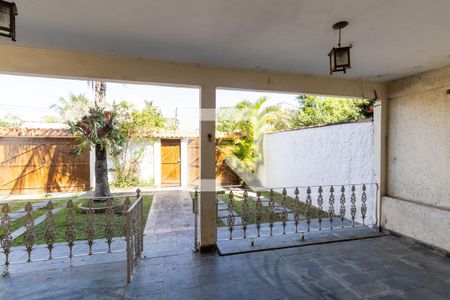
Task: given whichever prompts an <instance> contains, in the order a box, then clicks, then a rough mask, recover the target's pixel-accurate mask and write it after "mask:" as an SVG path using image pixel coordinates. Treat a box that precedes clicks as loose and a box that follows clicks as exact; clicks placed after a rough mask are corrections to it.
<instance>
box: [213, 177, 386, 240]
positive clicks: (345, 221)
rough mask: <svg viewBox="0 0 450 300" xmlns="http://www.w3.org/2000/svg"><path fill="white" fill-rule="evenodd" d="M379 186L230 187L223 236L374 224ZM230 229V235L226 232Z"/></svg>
mask: <svg viewBox="0 0 450 300" xmlns="http://www.w3.org/2000/svg"><path fill="white" fill-rule="evenodd" d="M377 198H378V185H377V184H372V183H370V184H351V185H339V186H333V185H324V186H315V187H313V186H303V187H286V188H272V189H259V190H256V191H253V190H248V189H239V188H229V191H227V193H226V196H225V197H220V196H218V198H217V218H218V223H219V224H218V227H219V229H221V231H219V232H218V239H219V240H226V239H228V240H232V239H247V238H252V241H253V240H254V238H256V237H261V236H274V235H286V234H299V233H301V234H302V236H304V233H305V232H310V231H322V230H334V229H342V228H356V227H362V226H373V225H375V224H376V223H377V221H376V220H377V206H376V202H377V200H376V199H377ZM225 229H226V231H227V236H225V234H224V230H225Z"/></svg>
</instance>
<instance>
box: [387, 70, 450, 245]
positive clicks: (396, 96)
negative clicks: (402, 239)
mask: <svg viewBox="0 0 450 300" xmlns="http://www.w3.org/2000/svg"><path fill="white" fill-rule="evenodd" d="M448 89H450V67H446V68H442V69H439V70H435V71H431V72H427V73H423V74H419V75H415V76H412V77H408V78H404V79H401V80H396V81H393V82H391V83H390V84H389V85H388V98H389V100H388V101H389V107H388V114H387V115H388V126H387V133H388V140H387V145H388V146H387V149H388V150H387V195H388V196H390V197H385V198H383V205H382V224H383V225H384V227H385V228H387V229H390V230H393V231H396V232H398V233H401V234H404V235H407V236H410V237H413V238H415V239H418V240H420V241H423V242H425V243H428V244H431V245H434V246H436V247H439V248H442V249H445V250H449V251H450V95H448V94H447V90H448ZM405 200H406V201H405Z"/></svg>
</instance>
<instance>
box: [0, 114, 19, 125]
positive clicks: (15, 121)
mask: <svg viewBox="0 0 450 300" xmlns="http://www.w3.org/2000/svg"><path fill="white" fill-rule="evenodd" d="M23 123H24V120H22V119H21V118H20V117H19V116H16V115H11V114H7V115H5V116H4V117H3V118H2V119H1V120H0V127H19V126H20V125H22V124H23Z"/></svg>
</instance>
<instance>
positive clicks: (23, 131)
mask: <svg viewBox="0 0 450 300" xmlns="http://www.w3.org/2000/svg"><path fill="white" fill-rule="evenodd" d="M0 137H73V135H72V134H70V133H69V132H68V131H67V130H65V129H64V128H15V127H0ZM151 137H152V138H161V139H180V138H197V137H198V133H195V132H181V131H162V132H156V133H154V134H152V135H151ZM237 137H239V134H237V133H228V132H217V133H216V138H221V139H224V138H237Z"/></svg>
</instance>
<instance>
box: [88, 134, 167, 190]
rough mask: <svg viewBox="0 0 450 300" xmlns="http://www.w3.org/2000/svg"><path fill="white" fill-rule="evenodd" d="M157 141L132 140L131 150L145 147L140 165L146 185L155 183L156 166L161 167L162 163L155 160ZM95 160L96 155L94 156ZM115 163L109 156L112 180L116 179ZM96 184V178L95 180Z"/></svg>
mask: <svg viewBox="0 0 450 300" xmlns="http://www.w3.org/2000/svg"><path fill="white" fill-rule="evenodd" d="M156 145H157V143H154V142H153V141H139V142H132V143H131V145H130V151H137V150H139V149H143V151H144V153H143V156H142V160H141V163H140V165H139V179H140V180H142V181H143V183H145V185H150V184H152V185H155V181H156V178H155V176H156V173H157V172H156V168H157V167H158V168H160V166H161V165H160V164H159V163H158V165H156V163H155V162H156V160H155V152H156V151H155V147H156ZM94 160H95V156H94ZM113 168H114V164H113V162H112V160H111V159H110V158H109V157H108V169H109V171H108V177H109V180H110V182H113V181H114V169H113ZM91 172H93V171H92V165H91ZM94 184H95V180H94Z"/></svg>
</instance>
